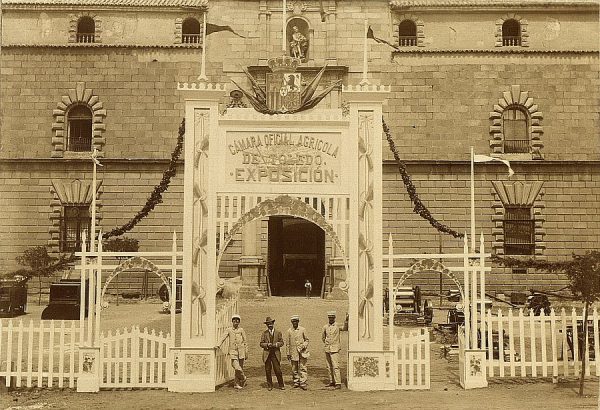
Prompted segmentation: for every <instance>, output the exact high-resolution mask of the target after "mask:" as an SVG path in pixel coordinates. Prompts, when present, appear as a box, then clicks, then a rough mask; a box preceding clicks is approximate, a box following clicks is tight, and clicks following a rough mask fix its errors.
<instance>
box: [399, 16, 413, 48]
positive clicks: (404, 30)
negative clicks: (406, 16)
mask: <svg viewBox="0 0 600 410" xmlns="http://www.w3.org/2000/svg"><path fill="white" fill-rule="evenodd" d="M398 45H399V46H400V47H409V46H416V45H417V25H416V24H415V22H414V21H412V20H403V21H402V22H400V24H399V25H398Z"/></svg>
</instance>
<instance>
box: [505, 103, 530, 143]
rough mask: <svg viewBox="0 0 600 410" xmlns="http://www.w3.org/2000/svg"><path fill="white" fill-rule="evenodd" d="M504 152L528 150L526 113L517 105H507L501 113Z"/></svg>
mask: <svg viewBox="0 0 600 410" xmlns="http://www.w3.org/2000/svg"><path fill="white" fill-rule="evenodd" d="M502 133H503V134H504V153H505V154H511V153H528V152H529V124H528V123H527V114H525V112H524V111H522V110H521V109H519V108H517V107H514V106H513V107H508V108H506V109H505V110H504V112H503V113H502Z"/></svg>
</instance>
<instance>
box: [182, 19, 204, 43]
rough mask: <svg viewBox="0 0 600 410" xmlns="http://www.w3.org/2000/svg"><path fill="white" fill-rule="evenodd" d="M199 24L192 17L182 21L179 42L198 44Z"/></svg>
mask: <svg viewBox="0 0 600 410" xmlns="http://www.w3.org/2000/svg"><path fill="white" fill-rule="evenodd" d="M200 27H201V26H200V22H199V21H198V20H196V19H195V18H193V17H188V18H186V19H185V20H183V24H182V26H181V42H182V43H183V44H198V43H200Z"/></svg>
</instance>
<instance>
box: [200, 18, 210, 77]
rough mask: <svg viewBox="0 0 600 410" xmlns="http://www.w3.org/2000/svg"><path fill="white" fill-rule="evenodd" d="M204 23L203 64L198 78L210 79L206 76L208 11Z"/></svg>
mask: <svg viewBox="0 0 600 410" xmlns="http://www.w3.org/2000/svg"><path fill="white" fill-rule="evenodd" d="M203 21H204V23H203V24H202V65H201V66H200V75H199V76H198V80H203V81H208V77H206V11H205V12H204V20H203Z"/></svg>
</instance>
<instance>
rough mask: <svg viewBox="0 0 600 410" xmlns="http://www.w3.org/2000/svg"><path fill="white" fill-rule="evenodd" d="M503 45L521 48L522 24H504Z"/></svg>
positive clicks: (508, 22)
mask: <svg viewBox="0 0 600 410" xmlns="http://www.w3.org/2000/svg"><path fill="white" fill-rule="evenodd" d="M502 45H503V46H508V47H513V46H518V47H520V46H521V24H519V22H518V21H517V20H512V19H511V20H506V21H505V22H504V23H503V24H502Z"/></svg>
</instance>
